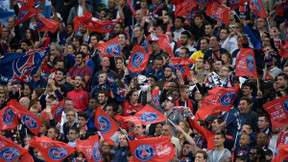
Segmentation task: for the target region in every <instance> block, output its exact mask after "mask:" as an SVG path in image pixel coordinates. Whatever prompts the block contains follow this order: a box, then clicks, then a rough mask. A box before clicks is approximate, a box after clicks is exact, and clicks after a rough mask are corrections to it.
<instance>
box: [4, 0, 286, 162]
mask: <svg viewBox="0 0 288 162" xmlns="http://www.w3.org/2000/svg"><path fill="white" fill-rule="evenodd" d="M252 1H253V0H252ZM260 1H261V0H260ZM262 1H263V6H264V9H265V11H266V14H267V15H268V18H263V17H261V16H259V15H257V14H256V13H255V12H254V11H252V10H251V5H249V4H250V3H249V2H248V1H245V2H244V3H243V4H241V5H240V6H239V7H237V8H236V9H234V10H230V9H229V15H227V16H229V18H228V20H229V26H227V25H225V24H223V23H221V21H217V20H215V19H213V18H211V17H210V16H207V13H208V12H207V7H203V6H199V5H196V9H194V10H195V12H196V13H195V15H193V17H192V19H188V17H187V16H183V15H181V16H179V14H178V15H177V13H176V12H175V10H176V6H177V5H179V4H181V3H182V2H183V1H181V0H134V1H129V2H131V3H133V4H132V5H131V6H129V4H128V2H127V1H126V0H102V1H100V0H87V1H86V0H51V3H52V5H51V6H52V7H51V8H52V12H51V13H52V14H51V15H52V16H51V19H53V20H56V21H58V22H60V26H59V27H58V29H57V30H56V32H55V33H52V32H38V31H36V29H37V21H36V18H35V17H32V18H31V19H29V20H27V21H24V22H23V23H21V24H20V25H16V26H15V25H14V24H15V22H16V19H17V17H11V18H9V21H8V24H7V26H5V25H3V24H2V25H1V30H2V34H1V38H0V40H1V42H0V45H1V51H0V52H1V56H0V58H1V59H3V58H5V56H6V55H10V54H16V53H25V52H27V51H30V50H33V49H37V48H40V47H43V46H44V44H45V42H47V41H46V40H47V38H48V37H49V39H50V42H49V45H48V46H49V47H50V50H49V52H48V53H47V55H46V57H45V59H44V61H43V63H42V65H41V66H40V67H39V69H38V71H37V72H36V73H35V74H34V75H33V77H32V78H31V80H30V81H29V82H26V83H23V82H21V81H16V80H13V81H11V82H2V83H1V85H0V108H1V109H3V108H5V107H6V106H7V103H8V102H9V101H10V100H13V99H17V101H18V102H19V103H20V104H21V105H23V106H24V107H26V108H27V109H29V110H30V111H31V112H33V113H34V114H35V115H36V116H38V117H39V118H41V119H42V120H43V123H42V125H41V127H40V130H39V134H38V135H37V136H38V137H41V136H47V137H49V138H51V139H52V140H54V141H62V142H65V143H68V144H69V145H70V146H72V147H75V146H76V143H77V140H78V139H81V140H84V139H88V138H89V137H92V136H94V135H96V134H97V131H98V130H97V128H96V126H95V124H97V123H95V113H96V110H97V109H103V110H104V111H105V112H106V113H107V114H108V115H109V116H110V117H111V118H112V119H113V120H115V121H116V122H117V123H118V124H119V126H120V127H121V130H120V129H119V131H118V132H117V133H115V135H114V136H113V137H111V139H112V140H113V141H114V142H115V144H116V145H114V146H113V145H111V144H110V143H109V142H108V143H107V142H106V141H104V140H103V138H101V139H100V141H101V143H100V146H101V153H102V159H103V161H106V162H108V161H114V162H127V161H133V157H132V154H133V151H134V150H130V149H129V144H128V141H129V140H137V139H145V138H149V137H164V136H172V138H171V143H172V144H173V145H174V147H175V150H176V153H175V158H174V159H173V160H171V161H181V162H190V161H191V162H192V161H195V162H204V161H207V162H229V161H237V162H269V161H271V160H272V159H273V157H275V155H276V154H277V152H278V151H279V148H278V145H279V144H281V143H284V144H286V143H288V123H287V124H286V126H283V127H281V128H275V129H272V126H273V125H272V124H271V119H270V115H269V113H267V111H266V110H265V109H264V108H263V105H264V104H265V103H268V102H270V101H273V100H275V99H278V98H281V97H285V96H287V94H288V61H286V59H287V55H288V54H287V51H284V55H285V56H286V59H285V56H284V55H282V56H281V55H279V51H280V49H281V48H283V47H284V46H285V39H286V38H287V32H288V28H287V23H288V22H287V18H288V17H287V16H288V12H287V11H288V8H286V5H287V4H286V1H283V2H282V0H262ZM13 3H14V4H13V7H14V10H15V13H16V15H17V14H18V13H19V6H18V5H17V3H16V2H13ZM221 3H222V4H221V5H222V6H229V4H228V2H227V0H223V2H221ZM280 3H283V5H284V16H281V14H279V12H278V11H277V10H276V8H275V6H277V5H279V4H280ZM287 6H288V5H287ZM286 9H287V10H286ZM133 10H135V12H134V11H133ZM85 12H91V13H92V15H93V18H96V19H97V20H114V19H118V18H120V17H121V20H120V21H119V22H118V23H117V24H116V25H115V26H114V28H113V30H112V31H111V33H100V32H92V31H90V30H87V29H85V28H84V26H83V25H82V26H80V27H79V29H75V32H74V22H73V19H74V18H75V17H76V16H83V15H84V14H85ZM132 13H135V17H133V14H132ZM159 34H166V35H167V36H168V39H169V43H170V46H171V48H172V50H173V54H174V57H178V58H183V59H193V60H194V61H195V63H193V64H191V65H189V70H190V71H189V72H188V73H190V75H191V77H190V76H187V75H186V74H185V73H184V72H183V69H182V70H181V69H180V68H179V66H177V65H174V64H173V62H172V61H171V55H170V54H168V53H167V51H164V49H163V48H161V47H162V46H161V43H163V42H161V41H159V39H157V37H158V36H159ZM151 35H153V38H152V39H150V40H148V41H147V39H146V38H147V37H149V36H150V37H152V36H151ZM116 37H118V39H119V44H120V48H121V49H120V50H121V53H122V55H123V57H106V56H104V54H103V53H102V52H101V51H100V50H99V49H98V46H97V43H99V44H103V43H105V42H107V41H109V40H111V39H114V38H116ZM147 42H148V46H150V47H151V50H150V51H149V52H148V51H147V52H148V54H149V60H148V63H147V66H146V67H145V69H143V70H142V71H141V72H136V73H133V72H132V71H131V70H130V69H128V68H127V65H128V64H129V61H131V54H132V51H133V48H134V46H135V45H140V46H144V44H145V43H147ZM286 43H287V42H286ZM244 48H246V49H247V48H249V49H252V50H253V51H254V54H255V60H256V64H255V65H254V66H256V67H257V76H258V77H257V78H255V77H251V76H241V77H240V76H235V72H236V68H235V67H236V65H237V57H238V56H239V53H240V52H241V49H244ZM0 70H1V69H0ZM112 81H113V82H115V84H116V86H118V89H117V90H116V91H113V90H111V89H110V88H109V82H112ZM237 85H240V89H239V92H238V94H237V96H235V100H234V103H233V106H232V108H231V109H230V110H229V111H216V110H213V109H209V106H207V105H206V106H207V107H204V106H202V103H203V100H204V98H205V97H207V96H209V94H208V91H209V90H213V89H215V88H217V87H224V88H232V87H235V86H237ZM120 93H121V94H120ZM62 100H64V111H63V112H62V116H61V119H60V122H57V121H55V120H54V119H53V118H54V117H53V115H52V113H51V109H52V108H53V107H54V106H56V105H57V104H59V103H60V102H61V101H62ZM147 104H148V105H150V106H152V107H153V108H155V109H156V110H158V111H159V112H161V113H162V114H163V115H164V116H166V117H167V118H168V119H169V120H166V121H163V122H159V123H154V124H149V125H143V124H134V123H133V122H124V121H123V120H122V118H121V116H124V117H128V116H133V115H134V114H135V113H137V112H139V111H140V110H142V108H143V107H145V105H147ZM181 106H182V107H181ZM179 107H180V109H179ZM185 107H188V108H189V109H190V111H187V110H185V111H183V110H181V108H185ZM287 109H288V106H287ZM286 111H287V110H286ZM0 132H1V135H2V136H5V137H6V138H8V139H10V140H11V141H13V142H14V143H16V144H19V145H20V146H22V147H24V148H26V149H29V153H30V154H31V155H32V157H33V159H34V161H37V162H38V161H39V162H42V161H45V159H44V158H43V156H42V154H41V153H40V152H39V150H38V149H36V148H33V147H32V146H30V145H29V141H30V140H31V138H32V137H33V136H35V134H33V133H32V132H31V131H30V130H29V129H27V127H26V126H25V125H24V124H23V123H21V122H19V124H18V125H17V126H16V127H15V128H14V129H13V130H3V131H0ZM72 160H75V161H85V160H86V159H85V156H84V155H83V153H82V152H81V151H79V150H78V151H76V152H75V153H73V154H72V155H71V156H69V157H68V158H66V159H65V160H64V161H72Z"/></svg>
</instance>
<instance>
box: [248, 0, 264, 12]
mask: <svg viewBox="0 0 288 162" xmlns="http://www.w3.org/2000/svg"><path fill="white" fill-rule="evenodd" d="M251 4H252V5H253V6H254V8H255V9H256V10H257V11H259V12H261V11H262V8H261V5H260V3H259V1H258V0H251Z"/></svg>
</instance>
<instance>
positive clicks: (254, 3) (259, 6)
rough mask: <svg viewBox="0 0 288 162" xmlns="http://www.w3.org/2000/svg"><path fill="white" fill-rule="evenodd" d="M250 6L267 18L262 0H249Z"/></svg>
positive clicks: (259, 14)
mask: <svg viewBox="0 0 288 162" xmlns="http://www.w3.org/2000/svg"><path fill="white" fill-rule="evenodd" d="M249 4H250V8H251V10H252V11H254V12H255V13H256V14H257V15H258V16H260V17H263V18H267V14H266V11H265V8H264V6H263V3H262V1H261V0H249Z"/></svg>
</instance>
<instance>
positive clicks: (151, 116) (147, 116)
mask: <svg viewBox="0 0 288 162" xmlns="http://www.w3.org/2000/svg"><path fill="white" fill-rule="evenodd" d="M157 119H158V115H157V114H155V113H153V112H145V113H143V114H142V115H141V116H140V120H143V121H145V122H153V121H156V120H157Z"/></svg>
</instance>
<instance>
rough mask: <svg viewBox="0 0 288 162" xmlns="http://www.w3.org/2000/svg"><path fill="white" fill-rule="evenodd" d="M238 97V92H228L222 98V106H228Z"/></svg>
mask: <svg viewBox="0 0 288 162" xmlns="http://www.w3.org/2000/svg"><path fill="white" fill-rule="evenodd" d="M235 95H236V92H227V93H225V94H224V95H223V96H222V97H221V98H220V104H221V105H222V106H225V107H226V106H228V105H230V104H231V103H232V101H234V97H235Z"/></svg>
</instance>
